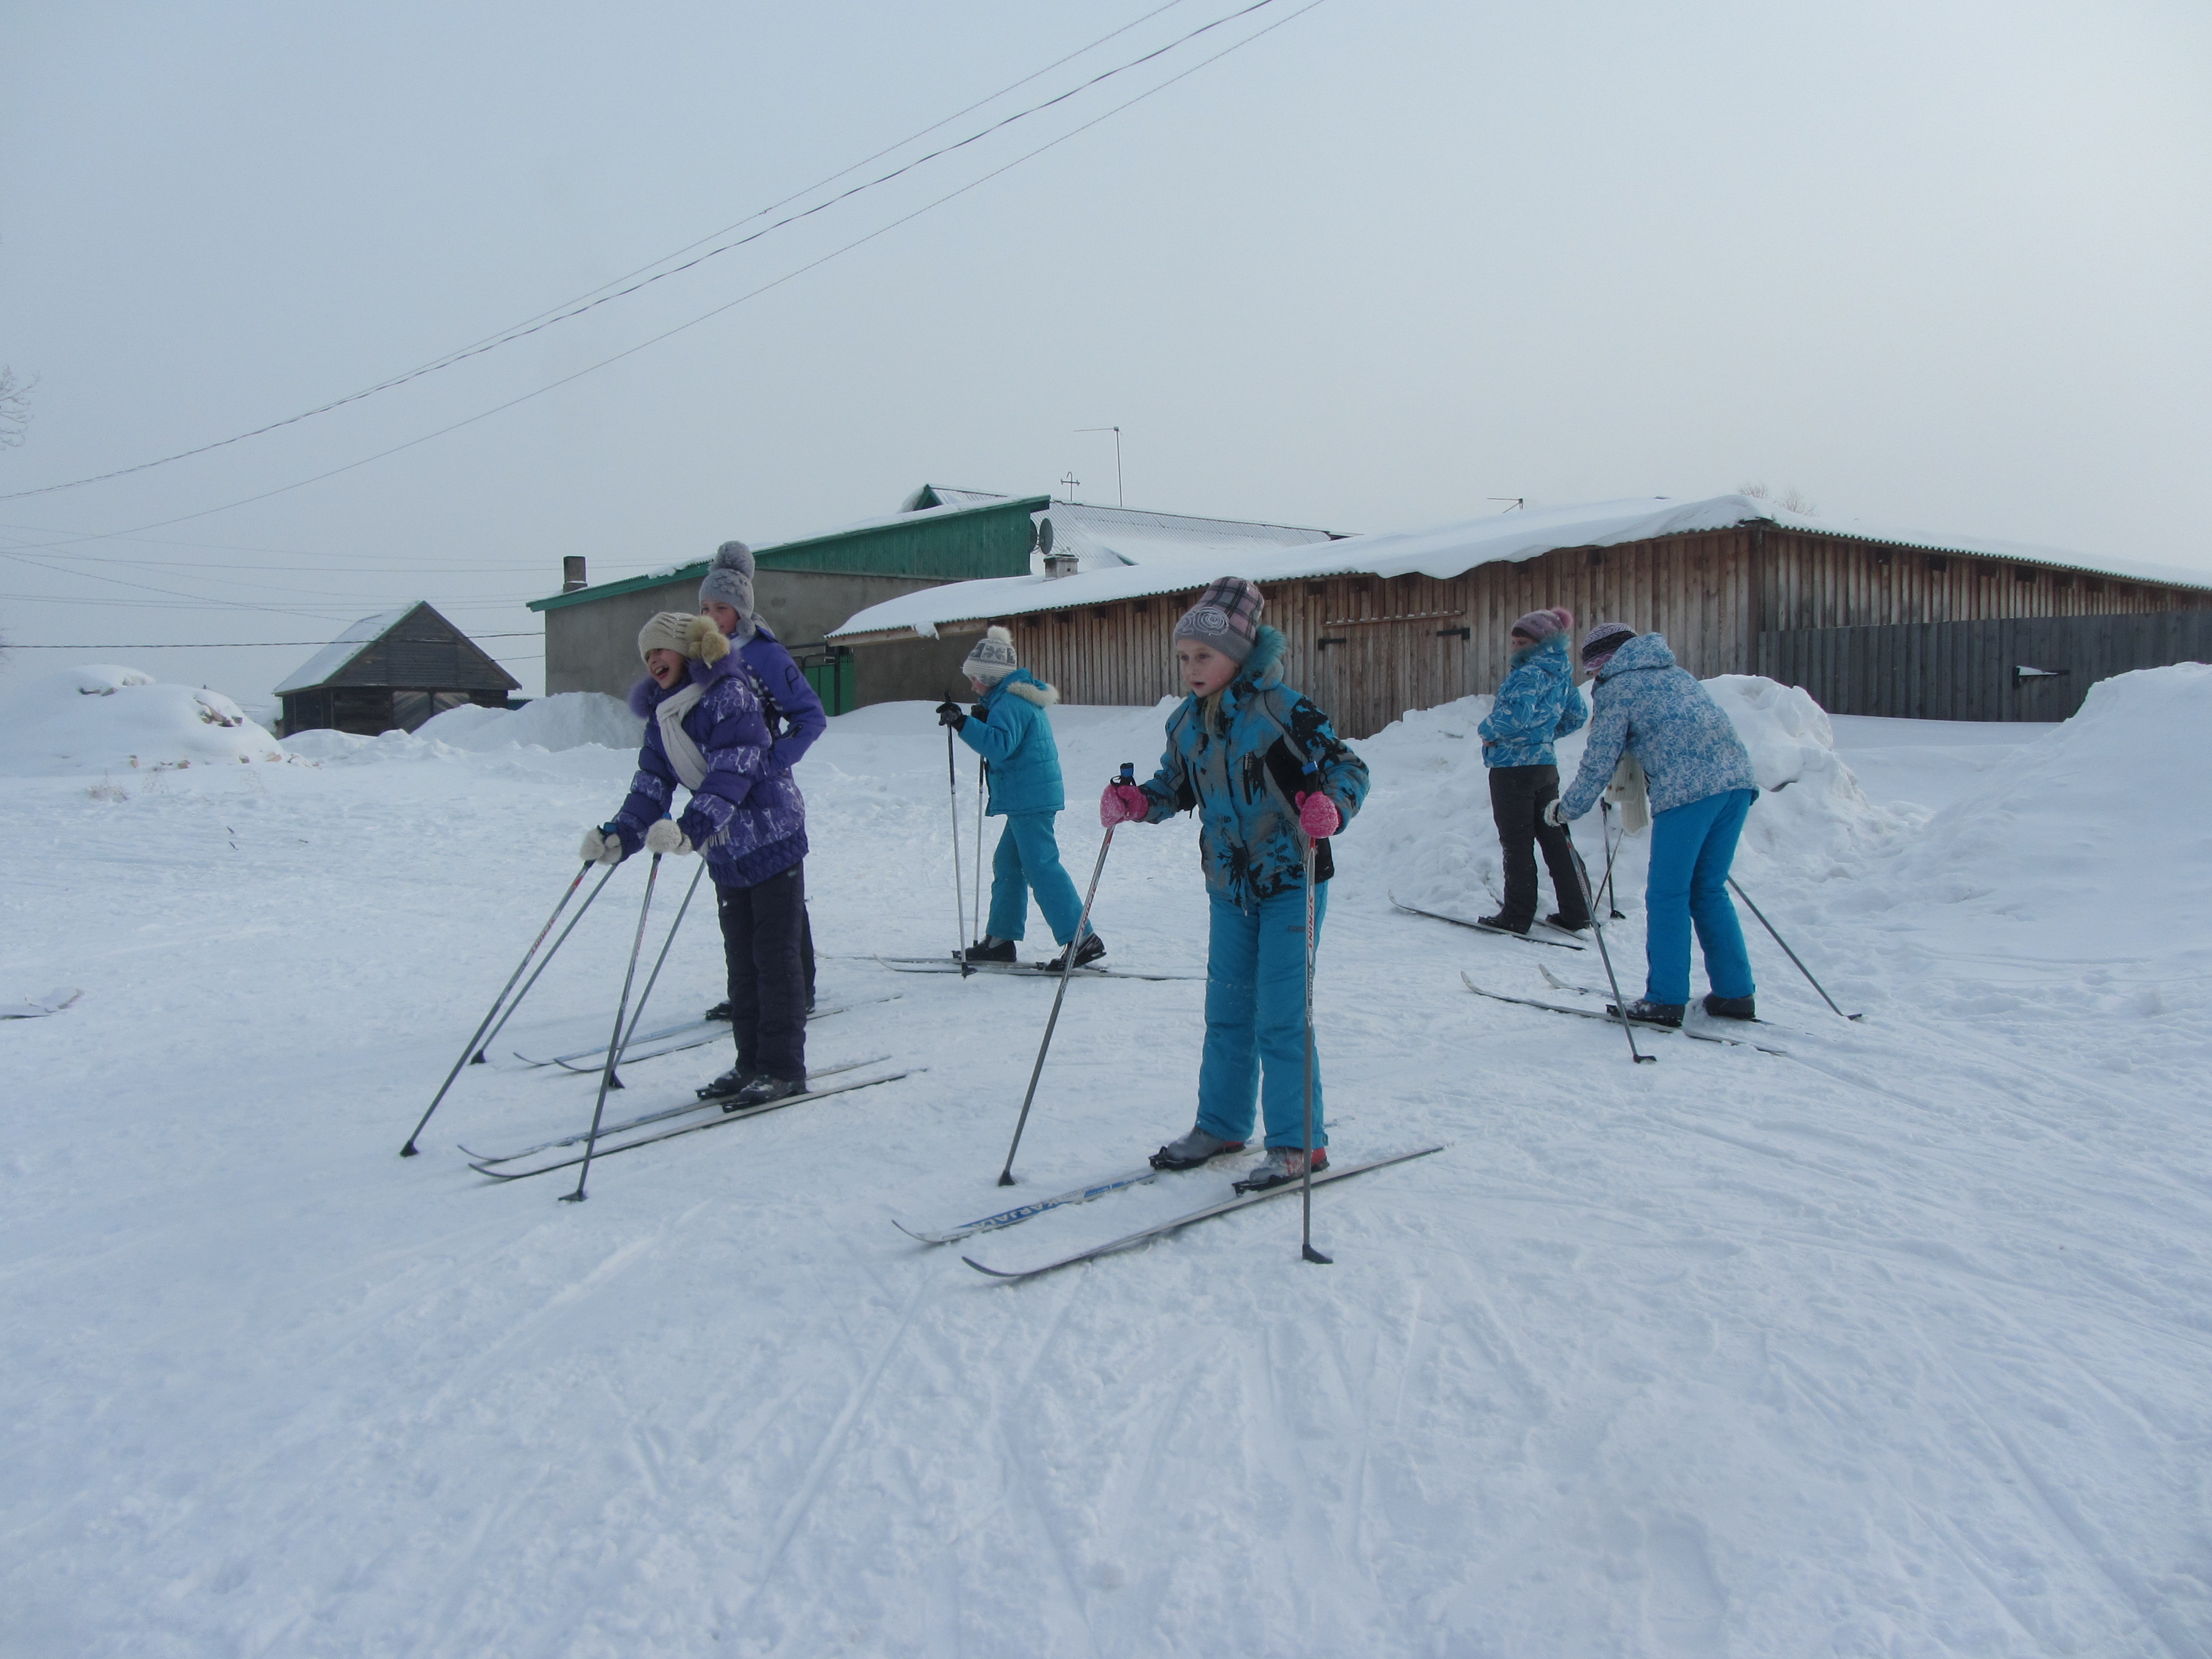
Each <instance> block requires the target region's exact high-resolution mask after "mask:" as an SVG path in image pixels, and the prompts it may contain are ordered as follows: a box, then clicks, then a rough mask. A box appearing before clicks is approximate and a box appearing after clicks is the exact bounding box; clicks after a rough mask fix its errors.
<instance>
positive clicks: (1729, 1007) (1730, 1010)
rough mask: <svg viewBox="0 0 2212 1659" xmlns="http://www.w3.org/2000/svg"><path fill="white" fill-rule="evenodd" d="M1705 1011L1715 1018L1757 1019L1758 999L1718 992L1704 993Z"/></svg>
mask: <svg viewBox="0 0 2212 1659" xmlns="http://www.w3.org/2000/svg"><path fill="white" fill-rule="evenodd" d="M1705 1012H1707V1013H1709V1014H1711V1016H1712V1017H1713V1018H1715V1019H1757V1018H1759V1003H1758V1000H1757V999H1756V998H1753V997H1724V996H1722V995H1721V994H1719V993H1717V992H1714V991H1708V992H1706V993H1705Z"/></svg>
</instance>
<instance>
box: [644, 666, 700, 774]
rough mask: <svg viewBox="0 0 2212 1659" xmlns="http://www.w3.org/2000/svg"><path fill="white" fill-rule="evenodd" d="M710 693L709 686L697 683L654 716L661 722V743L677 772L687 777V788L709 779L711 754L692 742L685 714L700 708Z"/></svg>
mask: <svg viewBox="0 0 2212 1659" xmlns="http://www.w3.org/2000/svg"><path fill="white" fill-rule="evenodd" d="M706 695H707V688H706V687H705V686H703V685H701V684H697V683H696V682H694V683H693V684H690V685H687V686H685V687H684V689H683V690H681V691H678V693H677V694H676V695H675V696H672V697H671V698H669V699H668V700H667V701H666V702H663V703H662V704H661V705H660V707H659V708H656V709H654V710H653V718H654V719H656V720H659V722H660V746H661V748H662V749H663V750H665V751H666V752H667V755H668V763H669V764H670V765H671V766H672V767H674V768H675V769H676V775H677V776H678V777H679V778H681V779H683V780H684V787H685V788H686V789H696V788H698V787H699V786H700V785H701V784H702V783H704V782H706V781H707V757H706V756H705V755H703V754H702V753H701V752H700V750H699V745H698V744H696V743H694V742H692V741H691V734H690V732H686V731H685V730H684V716H685V715H686V714H690V712H691V711H692V710H693V709H695V708H697V707H698V706H699V699H700V698H702V697H703V696H706Z"/></svg>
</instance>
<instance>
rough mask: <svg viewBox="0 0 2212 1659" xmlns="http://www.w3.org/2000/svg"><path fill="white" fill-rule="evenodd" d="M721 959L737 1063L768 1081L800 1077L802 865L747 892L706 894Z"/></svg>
mask: <svg viewBox="0 0 2212 1659" xmlns="http://www.w3.org/2000/svg"><path fill="white" fill-rule="evenodd" d="M714 901H715V910H716V912H717V914H718V915H719V916H720V921H721V924H722V959H723V961H724V963H726V964H727V966H728V969H729V974H730V1030H731V1034H732V1036H735V1037H736V1039H737V1044H738V1065H740V1066H755V1067H757V1068H758V1069H759V1070H761V1071H763V1072H765V1073H768V1074H769V1076H770V1077H775V1078H804V1077H805V1075H806V975H805V969H804V967H803V965H802V963H801V953H800V941H801V940H802V939H804V937H805V931H806V866H805V861H804V860H802V861H800V862H799V863H798V864H794V865H793V866H791V868H790V869H788V870H785V871H782V872H779V873H778V874H775V875H773V876H770V877H769V878H768V879H767V880H766V881H763V882H759V883H757V884H754V885H753V886H750V887H724V886H721V885H720V884H717V885H716V887H715V889H714Z"/></svg>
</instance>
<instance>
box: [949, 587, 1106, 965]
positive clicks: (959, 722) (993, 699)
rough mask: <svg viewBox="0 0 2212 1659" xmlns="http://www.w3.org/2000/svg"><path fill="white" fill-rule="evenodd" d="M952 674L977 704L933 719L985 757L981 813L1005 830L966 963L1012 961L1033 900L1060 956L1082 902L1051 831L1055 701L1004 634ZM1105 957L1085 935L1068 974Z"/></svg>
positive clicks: (989, 638)
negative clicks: (986, 909)
mask: <svg viewBox="0 0 2212 1659" xmlns="http://www.w3.org/2000/svg"><path fill="white" fill-rule="evenodd" d="M960 671H961V672H962V673H963V674H965V675H966V676H967V677H968V684H969V685H971V686H973V687H974V688H975V692H976V695H977V696H979V697H980V698H981V701H980V702H977V703H976V705H975V712H974V713H973V714H965V713H963V712H962V710H961V708H960V707H959V705H958V704H957V703H951V702H948V703H945V704H944V705H942V706H941V707H940V708H939V709H938V711H937V718H938V720H939V722H941V723H942V724H944V725H946V726H951V728H952V729H953V730H954V731H955V732H957V733H958V734H959V737H960V740H961V742H963V743H964V744H967V745H968V746H969V748H970V749H972V750H975V752H976V753H977V754H979V755H981V757H983V760H984V764H985V771H986V775H987V780H988V783H989V790H990V793H989V799H988V804H987V811H988V812H989V814H990V816H992V817H1003V818H1005V819H1006V828H1005V829H1003V830H1002V831H1000V836H999V850H998V851H997V852H996V853H995V854H993V855H992V859H991V915H990V920H989V921H987V923H986V924H985V928H984V933H983V937H982V938H981V939H978V940H976V941H975V944H973V945H969V947H968V950H967V952H966V954H967V957H968V960H969V961H970V962H1012V961H1013V960H1014V946H1015V945H1016V944H1017V943H1018V942H1019V940H1020V939H1021V937H1022V935H1023V933H1025V932H1026V931H1027V930H1028V923H1029V911H1030V894H1031V893H1035V894H1036V902H1037V908H1039V909H1041V910H1042V911H1043V912H1044V919H1045V924H1046V925H1047V926H1048V927H1050V928H1051V929H1052V936H1053V938H1054V939H1056V940H1057V941H1058V942H1059V943H1060V945H1062V946H1063V947H1065V946H1066V945H1068V944H1069V943H1070V941H1072V940H1073V939H1074V938H1075V928H1076V924H1077V923H1078V922H1079V921H1081V920H1082V918H1083V901H1082V900H1081V899H1079V898H1078V897H1077V896H1076V892H1075V883H1074V882H1073V880H1071V879H1070V878H1069V877H1068V873H1067V870H1066V866H1064V865H1062V864H1061V863H1060V838H1059V836H1058V834H1057V833H1056V831H1055V829H1054V823H1053V821H1054V819H1055V818H1057V817H1059V816H1060V809H1061V808H1062V807H1064V806H1066V805H1067V797H1066V793H1064V792H1063V791H1062V789H1061V787H1060V748H1059V745H1058V744H1055V743H1054V741H1053V738H1052V721H1051V720H1050V718H1049V717H1048V716H1047V714H1045V710H1046V709H1048V708H1051V707H1052V706H1053V704H1054V703H1056V702H1059V701H1060V693H1059V692H1057V691H1055V690H1053V689H1052V688H1051V687H1050V686H1048V685H1047V684H1045V683H1044V682H1043V681H1042V680H1041V679H1039V678H1037V677H1036V675H1034V674H1032V673H1030V671H1029V670H1027V669H1026V668H1024V667H1021V666H1020V665H1018V663H1017V662H1016V661H1015V659H1014V640H1013V635H1011V634H1009V633H1008V632H1007V631H1006V629H1003V628H994V629H990V630H988V631H987V633H985V635H983V637H982V638H981V640H979V641H976V643H975V649H974V650H973V651H971V652H969V653H968V659H967V661H965V662H963V663H962V664H961V665H960ZM1105 954H1106V941H1105V940H1103V939H1100V938H1099V937H1098V935H1097V933H1094V932H1092V931H1091V929H1090V928H1088V927H1085V929H1084V935H1083V941H1082V944H1081V945H1079V947H1077V949H1076V952H1075V965H1076V966H1077V967H1079V968H1080V967H1082V966H1083V965H1084V964H1085V963H1091V962H1096V961H1097V960H1098V959H1099V958H1100V957H1103V956H1104V955H1105ZM1066 957H1067V952H1066V949H1065V948H1063V949H1062V951H1060V955H1059V956H1057V957H1054V958H1053V960H1052V963H1051V966H1052V968H1053V969H1054V970H1055V971H1057V970H1058V969H1061V968H1064V967H1066V965H1067V961H1066Z"/></svg>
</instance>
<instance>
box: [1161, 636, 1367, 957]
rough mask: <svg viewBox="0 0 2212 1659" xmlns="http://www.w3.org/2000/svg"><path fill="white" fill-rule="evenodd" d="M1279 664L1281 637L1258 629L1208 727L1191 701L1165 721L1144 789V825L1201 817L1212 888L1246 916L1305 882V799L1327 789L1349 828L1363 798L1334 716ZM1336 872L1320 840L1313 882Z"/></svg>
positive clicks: (1362, 784) (1357, 762)
mask: <svg viewBox="0 0 2212 1659" xmlns="http://www.w3.org/2000/svg"><path fill="white" fill-rule="evenodd" d="M1282 659H1283V636H1282V635H1281V634H1279V633H1278V632H1277V631H1276V630H1275V629H1272V628H1262V629H1260V638H1259V643H1258V644H1257V645H1255V646H1254V647H1253V649H1252V654H1251V656H1250V657H1249V659H1247V660H1246V662H1245V664H1244V666H1243V668H1242V669H1240V670H1239V671H1237V678H1235V679H1234V680H1232V681H1231V682H1230V684H1229V686H1228V689H1227V690H1225V691H1223V692H1222V694H1221V702H1220V705H1219V707H1218V708H1217V709H1216V710H1215V711H1214V719H1213V720H1212V722H1211V723H1209V722H1208V721H1207V720H1206V717H1205V714H1204V711H1203V710H1202V708H1201V707H1200V703H1199V701H1198V699H1197V698H1195V697H1185V698H1184V699H1183V701H1182V704H1181V705H1180V706H1179V707H1178V708H1176V711H1175V713H1174V714H1170V715H1169V716H1168V747H1167V752H1166V753H1165V754H1164V755H1162V756H1161V757H1160V769H1159V770H1158V772H1156V773H1154V774H1153V775H1152V781H1151V782H1149V783H1146V784H1145V785H1143V786H1142V787H1143V789H1144V792H1145V798H1146V799H1147V800H1149V801H1150V802H1151V803H1152V811H1151V812H1150V813H1148V814H1147V815H1146V823H1159V822H1161V821H1162V820H1163V819H1165V818H1169V817H1173V816H1174V815H1175V814H1176V813H1177V812H1189V811H1195V812H1196V813H1197V814H1198V823H1199V830H1198V845H1199V857H1200V860H1201V862H1202V863H1203V864H1204V866H1205V868H1206V889H1207V890H1208V891H1209V892H1211V893H1212V894H1214V895H1215V896H1218V897H1221V898H1225V899H1226V900H1228V901H1229V902H1231V903H1232V904H1234V905H1235V906H1236V907H1237V908H1238V909H1239V910H1242V911H1244V912H1246V913H1247V914H1249V913H1251V912H1253V911H1255V910H1257V909H1258V908H1259V907H1260V905H1261V903H1262V902H1264V901H1266V900H1267V899H1270V898H1273V897H1274V896H1276V895H1277V894H1279V893H1285V892H1294V891H1296V890H1297V889H1299V888H1300V887H1303V886H1304V884H1305V860H1304V853H1305V848H1304V836H1302V835H1301V834H1300V832H1299V829H1298V813H1297V806H1296V805H1295V804H1294V803H1295V802H1296V800H1297V797H1298V796H1299V795H1301V794H1304V793H1310V792H1311V791H1312V790H1315V789H1319V790H1321V791H1322V793H1325V794H1326V795H1328V798H1329V799H1331V800H1333V801H1334V802H1335V803H1336V807H1337V811H1339V812H1340V813H1341V814H1342V815H1343V817H1344V821H1345V822H1346V823H1351V821H1352V815H1353V814H1354V813H1356V812H1358V811H1359V804H1360V802H1361V801H1363V800H1364V799H1366V798H1367V763H1366V762H1364V761H1363V760H1361V759H1360V758H1359V757H1358V755H1356V754H1354V753H1352V749H1351V747H1350V746H1349V745H1348V744H1346V743H1345V741H1344V740H1343V739H1342V738H1340V737H1338V736H1337V735H1336V733H1335V732H1333V731H1332V730H1330V729H1329V724H1328V715H1326V714H1322V712H1321V710H1320V709H1318V708H1315V707H1314V706H1313V704H1311V703H1310V702H1307V701H1306V700H1305V699H1304V697H1302V696H1299V695H1298V694H1297V692H1295V691H1293V690H1291V689H1290V688H1289V687H1288V686H1286V685H1285V684H1283V674H1282ZM1308 762H1311V763H1313V766H1314V770H1313V771H1312V772H1308V771H1307V770H1306V769H1305V766H1306V763H1308ZM1334 873H1335V864H1334V860H1333V859H1332V858H1331V856H1330V854H1329V846H1328V842H1326V841H1322V842H1316V843H1315V848H1314V880H1315V882H1316V884H1319V883H1321V882H1324V881H1327V880H1328V878H1330V877H1331V876H1332V875H1334Z"/></svg>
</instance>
